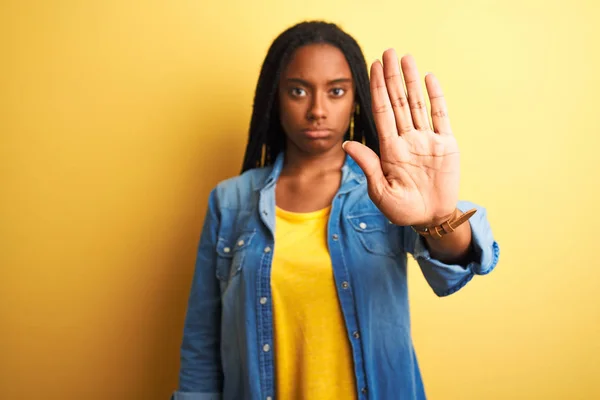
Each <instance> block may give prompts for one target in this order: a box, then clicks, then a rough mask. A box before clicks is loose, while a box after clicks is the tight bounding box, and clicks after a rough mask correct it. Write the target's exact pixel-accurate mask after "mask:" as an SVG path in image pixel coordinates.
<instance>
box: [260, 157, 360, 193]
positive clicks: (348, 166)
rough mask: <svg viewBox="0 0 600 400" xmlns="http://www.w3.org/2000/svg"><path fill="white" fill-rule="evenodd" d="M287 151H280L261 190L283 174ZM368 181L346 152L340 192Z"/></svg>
mask: <svg viewBox="0 0 600 400" xmlns="http://www.w3.org/2000/svg"><path fill="white" fill-rule="evenodd" d="M284 153H285V152H283V151H282V152H280V153H279V154H278V155H277V157H276V158H275V162H274V163H273V164H272V166H271V171H270V172H269V174H268V175H267V178H266V179H265V181H264V183H263V185H262V187H261V188H260V190H261V191H262V190H265V189H268V188H270V187H271V186H274V185H275V183H276V182H277V179H278V178H279V175H280V174H281V170H282V168H283V161H284V158H285V154H284ZM365 181H366V178H365V174H364V173H363V171H362V169H361V168H360V167H359V166H358V164H357V163H356V162H355V161H354V160H353V159H352V157H350V156H349V155H347V154H346V159H345V161H344V165H343V166H342V184H341V186H340V189H339V193H340V194H343V193H347V192H349V191H350V190H352V189H354V188H356V187H358V186H360V185H362V184H363V183H364V182H365Z"/></svg>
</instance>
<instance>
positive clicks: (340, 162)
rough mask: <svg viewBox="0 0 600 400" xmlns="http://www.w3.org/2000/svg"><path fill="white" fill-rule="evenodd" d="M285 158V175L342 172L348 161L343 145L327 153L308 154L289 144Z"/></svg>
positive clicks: (283, 172)
mask: <svg viewBox="0 0 600 400" xmlns="http://www.w3.org/2000/svg"><path fill="white" fill-rule="evenodd" d="M284 160H285V161H284V164H283V169H282V171H281V173H282V174H283V175H288V176H289V175H302V176H315V175H323V174H328V173H331V172H336V173H337V172H340V170H341V169H342V167H343V166H344V162H345V161H346V152H345V151H344V150H343V149H342V147H341V146H339V148H338V147H337V146H336V147H335V148H333V149H331V150H330V151H328V152H326V153H322V154H306V153H302V152H300V151H298V150H297V149H295V148H294V147H293V146H287V149H286V152H285V158H284Z"/></svg>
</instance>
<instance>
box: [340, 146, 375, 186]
mask: <svg viewBox="0 0 600 400" xmlns="http://www.w3.org/2000/svg"><path fill="white" fill-rule="evenodd" d="M342 148H343V149H344V151H345V152H346V153H348V155H349V156H350V157H352V159H353V160H354V161H355V162H356V163H357V164H358V166H359V167H360V169H362V170H363V172H364V173H365V176H366V177H367V181H368V182H369V183H370V184H374V185H375V186H379V185H380V183H381V182H383V180H384V179H385V177H384V176H383V171H382V170H381V162H380V161H379V157H377V154H375V152H374V151H373V150H371V149H370V148H368V147H367V146H365V145H364V144H362V143H359V142H353V141H345V142H344V143H343V144H342Z"/></svg>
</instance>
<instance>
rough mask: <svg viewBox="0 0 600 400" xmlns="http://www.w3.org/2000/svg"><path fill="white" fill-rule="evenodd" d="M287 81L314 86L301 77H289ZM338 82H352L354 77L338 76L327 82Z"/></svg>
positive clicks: (330, 83)
mask: <svg viewBox="0 0 600 400" xmlns="http://www.w3.org/2000/svg"><path fill="white" fill-rule="evenodd" d="M286 82H288V83H292V82H293V83H299V84H301V85H303V86H312V85H311V84H310V83H309V82H307V81H305V80H304V79H300V78H287V79H286ZM336 83H352V79H350V78H338V79H334V80H331V81H329V82H327V84H328V85H334V84H336Z"/></svg>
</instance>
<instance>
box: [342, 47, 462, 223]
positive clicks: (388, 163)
mask: <svg viewBox="0 0 600 400" xmlns="http://www.w3.org/2000/svg"><path fill="white" fill-rule="evenodd" d="M401 65H402V68H400V63H399V62H398V58H397V56H396V53H395V51H394V50H393V49H390V50H387V51H386V52H385V53H384V54H383V65H382V64H381V63H380V62H378V61H377V62H375V63H373V65H372V66H371V96H372V104H373V115H374V118H375V125H376V127H377V133H378V136H379V144H380V154H381V158H379V157H377V155H376V154H375V153H374V152H373V151H372V150H371V149H369V148H368V147H366V146H364V145H362V144H360V143H358V142H348V143H347V144H345V145H344V149H345V150H346V152H347V153H348V154H349V155H350V156H351V157H352V158H353V159H354V160H355V161H356V162H357V164H358V165H359V166H360V167H361V168H362V170H363V171H364V173H365V175H366V177H367V182H368V188H369V196H370V197H371V200H372V201H373V202H374V203H375V205H376V206H377V207H378V208H379V209H380V210H381V212H382V213H383V214H384V215H385V216H386V217H387V218H388V219H389V220H390V221H391V222H393V223H395V224H397V225H437V224H438V223H441V222H442V221H443V220H445V219H446V218H447V217H448V216H449V215H450V214H452V212H453V211H454V209H455V207H456V204H457V201H458V190H459V180H460V171H459V168H460V165H459V164H460V162H459V151H458V145H457V143H456V139H455V138H454V135H453V134H452V130H451V128H450V121H449V119H448V111H447V107H446V102H445V100H444V97H443V94H442V90H441V88H440V85H439V83H438V81H437V79H436V78H435V77H434V76H433V75H431V74H429V75H427V76H426V77H425V85H426V88H427V93H428V96H429V100H430V103H431V120H432V122H433V124H430V122H429V116H428V114H427V107H426V104H425V98H424V96H423V90H422V88H421V84H420V78H419V73H418V71H417V66H416V63H415V61H414V59H413V58H412V57H411V56H404V57H403V58H402V60H401ZM401 69H402V72H401ZM403 75H404V79H403ZM403 80H404V82H405V83H406V90H405V89H404V83H403ZM407 92H408V94H407Z"/></svg>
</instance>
